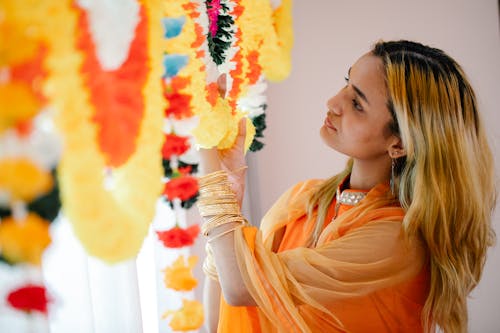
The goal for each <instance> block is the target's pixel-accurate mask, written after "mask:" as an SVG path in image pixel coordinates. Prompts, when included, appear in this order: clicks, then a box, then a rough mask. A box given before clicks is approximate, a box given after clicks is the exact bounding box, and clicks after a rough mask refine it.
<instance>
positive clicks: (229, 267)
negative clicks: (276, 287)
mask: <svg viewBox="0 0 500 333" xmlns="http://www.w3.org/2000/svg"><path fill="white" fill-rule="evenodd" d="M239 225H240V224H239V223H236V222H233V223H227V224H224V225H222V226H220V227H217V228H215V229H214V230H213V231H212V232H211V234H210V235H209V236H208V237H209V238H211V237H217V235H218V234H221V233H223V232H225V231H227V230H230V229H234V228H235V227H237V226H239ZM210 244H211V246H212V251H213V257H214V261H215V266H216V268H217V273H218V275H219V282H220V286H221V289H222V294H223V295H224V299H225V300H226V302H227V303H228V304H229V305H232V306H255V305H256V303H255V301H254V299H253V298H252V296H251V295H250V293H249V292H248V290H247V288H246V286H245V283H244V282H243V278H242V276H241V272H240V269H239V267H238V261H237V258H236V255H235V249H234V231H232V232H229V233H227V234H225V235H223V236H220V237H217V238H216V239H215V240H213V241H212V242H211V243H210Z"/></svg>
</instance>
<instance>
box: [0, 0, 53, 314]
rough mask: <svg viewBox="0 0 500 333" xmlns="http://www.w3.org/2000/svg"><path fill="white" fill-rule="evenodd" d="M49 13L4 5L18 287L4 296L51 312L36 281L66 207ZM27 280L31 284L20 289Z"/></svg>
mask: <svg viewBox="0 0 500 333" xmlns="http://www.w3.org/2000/svg"><path fill="white" fill-rule="evenodd" d="M47 9H48V7H47V6H32V4H31V3H26V2H8V3H3V2H2V3H1V4H0V17H1V18H2V20H0V40H2V43H1V45H0V105H2V106H3V107H2V108H1V109H0V262H1V263H0V265H2V269H1V271H0V272H1V273H2V274H5V273H7V274H8V276H11V274H16V272H17V274H18V276H15V277H13V279H14V281H8V284H12V286H10V287H9V286H7V288H9V289H10V288H13V289H10V290H6V291H5V290H2V293H5V303H6V304H8V305H10V306H11V307H12V308H13V309H16V310H19V311H23V312H27V313H31V312H34V311H36V312H41V313H42V314H44V315H46V314H47V312H48V303H49V299H48V297H47V293H46V290H45V287H44V286H43V284H42V283H41V279H40V281H39V282H36V281H33V280H35V279H34V276H41V267H40V266H41V263H42V254H43V252H44V251H45V249H46V248H47V246H48V245H49V244H50V242H51V237H50V233H49V225H50V223H51V222H52V221H53V220H54V219H55V217H56V216H57V214H58V212H59V208H60V201H59V196H58V187H57V183H56V181H55V172H54V168H55V167H56V165H57V162H58V160H59V155H60V142H59V138H58V137H57V135H55V133H54V132H53V131H51V129H50V128H51V126H50V125H51V122H50V120H49V119H50V110H48V108H47V98H46V96H45V93H44V91H43V87H44V84H45V82H46V79H47V75H48V72H47V70H46V63H47V56H48V49H49V47H50V43H49V41H48V39H47V38H46V36H45V35H44V31H43V24H44V21H45V19H46V17H47V13H48V11H47ZM13 45H18V46H17V47H13ZM19 45H21V46H19ZM7 265H8V266H7ZM27 270H30V271H31V272H27ZM22 279H29V281H31V282H28V283H25V284H21V285H20V283H23V282H22V281H20V280H22ZM4 281H6V280H4ZM33 283H36V284H33ZM2 287H4V286H2Z"/></svg>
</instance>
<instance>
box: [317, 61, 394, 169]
mask: <svg viewBox="0 0 500 333" xmlns="http://www.w3.org/2000/svg"><path fill="white" fill-rule="evenodd" d="M346 81H347V82H346V86H345V87H344V88H342V90H340V91H339V92H338V93H337V95H335V96H333V97H332V98H330V99H329V100H328V102H327V107H328V112H327V116H326V119H325V122H324V124H323V126H322V127H321V130H320V134H321V137H322V139H323V141H324V142H325V143H326V144H327V145H328V146H330V147H332V148H333V149H335V150H336V151H338V152H340V153H342V154H345V155H348V156H350V157H352V158H354V159H359V160H370V159H378V158H381V157H384V158H386V157H388V156H389V155H388V153H387V152H388V150H389V147H390V145H391V143H393V142H394V136H393V135H391V133H390V131H389V127H388V124H389V123H390V121H391V120H392V117H391V114H390V112H389V109H388V107H387V101H388V93H387V88H386V84H385V81H384V72H383V64H382V60H381V59H380V58H378V57H376V56H374V55H372V54H370V53H368V54H365V55H364V56H362V57H361V58H360V59H359V60H358V61H357V62H356V63H355V64H354V65H353V66H352V67H351V68H350V70H349V75H348V77H347V78H346ZM384 155H385V156H384Z"/></svg>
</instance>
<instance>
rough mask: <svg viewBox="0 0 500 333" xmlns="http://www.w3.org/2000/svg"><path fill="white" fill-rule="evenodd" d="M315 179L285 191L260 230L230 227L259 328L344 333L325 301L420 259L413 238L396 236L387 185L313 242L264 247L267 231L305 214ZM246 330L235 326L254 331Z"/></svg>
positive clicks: (407, 271) (372, 285)
mask: <svg viewBox="0 0 500 333" xmlns="http://www.w3.org/2000/svg"><path fill="white" fill-rule="evenodd" d="M316 184H317V181H310V182H306V183H302V184H299V185H297V186H296V187H294V188H293V189H292V190H290V191H288V192H287V193H285V194H284V195H283V197H282V198H280V199H279V200H278V202H277V203H276V204H275V205H274V206H273V208H272V209H271V210H270V211H269V212H268V214H266V216H265V218H264V219H263V221H262V226H261V231H258V230H257V229H256V228H254V227H248V228H244V229H239V230H237V231H236V232H235V252H236V255H237V258H238V264H239V268H240V271H241V274H242V277H243V280H244V282H245V285H246V287H247V289H248V291H249V292H250V294H251V295H252V297H253V298H254V299H255V301H256V303H257V304H258V307H257V308H253V310H252V311H256V312H257V314H258V315H257V316H258V318H259V321H260V325H261V330H262V332H317V331H321V330H323V331H328V332H332V331H338V332H345V331H346V329H345V328H344V327H343V324H342V323H341V321H340V320H339V319H338V318H337V317H336V316H335V313H334V311H331V310H332V309H331V307H330V306H331V305H332V304H336V303H335V302H338V301H341V300H345V299H352V298H354V297H358V296H364V295H367V294H369V293H372V292H374V291H377V290H380V289H383V288H387V287H390V286H394V285H397V284H398V283H402V282H404V281H407V280H409V279H410V278H412V277H414V276H416V275H417V274H418V273H419V272H420V271H421V270H422V267H423V265H424V263H425V252H424V250H423V247H422V245H421V244H420V242H419V240H417V239H405V238H404V237H403V235H402V228H401V221H402V219H403V216H404V212H403V210H402V209H401V208H399V207H394V206H393V207H391V202H392V199H389V198H388V196H387V195H385V193H387V190H388V187H387V186H386V185H378V186H377V187H375V188H374V189H372V190H371V191H370V192H369V193H368V195H367V197H366V198H365V199H364V200H363V201H362V202H361V203H360V205H358V206H357V207H356V208H353V209H350V210H349V211H347V212H345V213H343V214H342V215H341V216H340V217H339V218H337V219H336V220H335V221H334V222H333V223H330V224H329V225H328V226H327V227H326V228H325V229H324V230H323V232H322V234H321V235H320V239H319V241H318V245H317V246H316V247H315V248H304V247H297V248H295V249H292V250H286V251H283V252H280V253H274V252H273V251H271V246H272V243H273V240H274V233H275V232H276V231H277V230H279V229H280V228H281V227H283V226H285V225H286V224H288V223H290V222H291V221H295V220H297V219H298V218H299V217H303V216H304V212H305V205H306V202H307V199H308V198H309V195H310V193H311V191H312V190H314V187H315V185H316ZM313 218H314V217H313ZM311 226H312V223H309V224H306V228H305V230H304V232H305V233H308V234H309V233H310V232H312V227H311ZM243 308H245V309H247V310H248V308H246V307H243ZM361 313H362V310H361V309H360V314H361ZM358 315H359V314H358ZM247 319H249V318H248V317H247ZM254 319H255V317H254ZM253 326H255V324H253ZM248 329H249V330H247V331H242V332H255V331H252V330H250V329H251V328H250V327H248Z"/></svg>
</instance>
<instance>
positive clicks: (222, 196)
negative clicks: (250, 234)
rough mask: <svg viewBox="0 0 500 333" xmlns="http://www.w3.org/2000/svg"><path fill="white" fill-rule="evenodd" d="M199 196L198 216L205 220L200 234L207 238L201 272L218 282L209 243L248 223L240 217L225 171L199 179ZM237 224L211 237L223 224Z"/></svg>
mask: <svg viewBox="0 0 500 333" xmlns="http://www.w3.org/2000/svg"><path fill="white" fill-rule="evenodd" d="M198 183H199V192H200V196H199V198H198V201H197V206H198V210H199V211H200V215H201V216H202V217H203V218H204V219H205V222H204V223H203V225H202V226H201V232H202V233H203V235H204V236H206V237H208V236H211V237H210V238H208V240H207V245H206V251H207V257H206V259H205V262H204V263H203V271H204V272H205V274H206V275H207V276H209V277H210V278H212V279H214V280H218V277H217V271H216V269H215V263H214V260H213V256H212V248H211V246H210V243H211V242H212V241H213V240H215V239H217V238H219V237H221V236H223V235H226V234H228V233H230V232H232V231H234V230H236V229H238V228H242V227H243V226H245V225H247V224H248V222H247V221H246V220H245V219H244V218H243V216H241V213H240V207H239V205H238V201H237V199H236V195H235V194H234V193H233V191H232V190H231V183H230V182H229V180H228V174H227V172H226V171H224V170H221V171H216V172H213V173H210V174H208V175H206V176H203V177H200V178H199V181H198ZM233 222H237V224H235V225H234V226H233V227H231V228H229V229H225V230H224V231H222V232H220V233H218V234H216V235H215V236H213V235H212V231H213V230H214V229H215V228H217V227H219V226H221V225H224V224H228V223H233Z"/></svg>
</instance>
